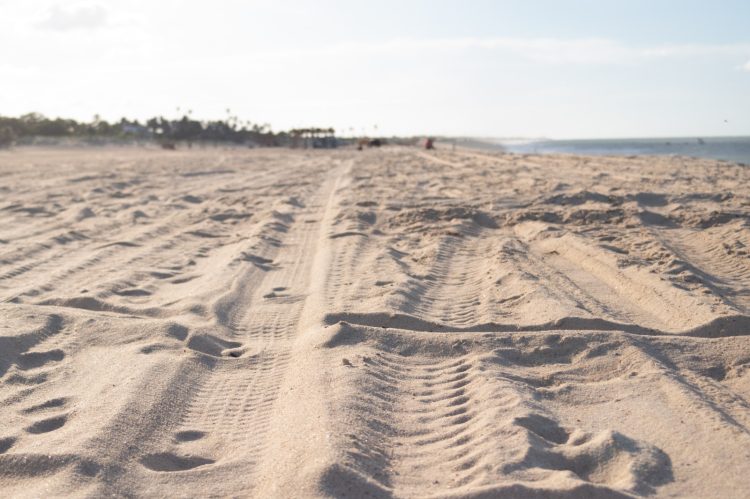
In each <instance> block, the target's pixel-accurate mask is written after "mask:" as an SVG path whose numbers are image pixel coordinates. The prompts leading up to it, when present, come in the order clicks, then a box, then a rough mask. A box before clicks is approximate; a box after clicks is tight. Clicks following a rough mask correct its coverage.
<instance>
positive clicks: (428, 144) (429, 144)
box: [424, 137, 435, 149]
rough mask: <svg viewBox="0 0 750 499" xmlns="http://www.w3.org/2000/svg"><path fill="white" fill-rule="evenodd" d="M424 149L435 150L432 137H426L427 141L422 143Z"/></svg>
mask: <svg viewBox="0 0 750 499" xmlns="http://www.w3.org/2000/svg"><path fill="white" fill-rule="evenodd" d="M424 148H425V149H435V140H434V139H433V138H432V137H428V138H427V140H425V141H424Z"/></svg>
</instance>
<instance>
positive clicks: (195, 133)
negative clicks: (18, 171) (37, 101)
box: [0, 113, 290, 147]
mask: <svg viewBox="0 0 750 499" xmlns="http://www.w3.org/2000/svg"><path fill="white" fill-rule="evenodd" d="M38 137H49V138H73V139H81V140H84V141H87V140H88V141H107V140H112V141H135V140H155V141H157V142H160V143H162V144H169V143H171V144H174V143H175V142H186V143H189V144H192V143H233V144H243V145H259V146H281V145H286V144H288V143H289V141H290V134H289V133H287V132H273V131H272V130H271V127H270V126H269V125H265V124H264V125H259V124H253V123H251V122H249V121H241V120H239V119H238V118H237V117H232V116H230V117H228V118H227V119H225V120H211V121H198V120H194V119H192V118H191V117H190V116H188V115H184V116H183V117H182V118H178V119H168V118H164V117H162V116H159V117H154V118H150V119H148V120H146V121H144V122H140V121H138V120H132V121H131V120H128V119H127V118H122V119H121V120H120V121H118V122H112V123H110V122H108V121H106V120H104V119H101V117H99V116H94V119H93V120H91V121H90V122H79V121H76V120H73V119H65V118H47V117H46V116H44V115H42V114H39V113H28V114H24V115H23V116H19V117H5V116H0V147H8V146H11V145H13V144H16V143H21V144H23V143H29V142H32V141H33V139H34V138H38Z"/></svg>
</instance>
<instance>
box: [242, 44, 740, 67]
mask: <svg viewBox="0 0 750 499" xmlns="http://www.w3.org/2000/svg"><path fill="white" fill-rule="evenodd" d="M466 50H492V51H497V52H503V53H506V54H509V55H514V56H518V57H522V58H525V59H530V60H533V61H537V62H544V63H551V64H620V63H632V62H639V61H648V60H655V59H667V58H696V57H712V56H713V57H716V56H735V57H742V58H744V57H746V56H747V55H748V54H750V43H737V44H685V45H655V46H650V47H637V46H631V45H626V44H624V43H622V42H619V41H616V40H611V39H607V38H582V39H559V38H477V37H467V38H441V39H423V40H419V39H393V40H388V41H384V42H374V43H340V44H335V45H329V46H322V47H312V48H305V49H297V50H286V51H270V52H262V53H256V54H254V55H255V57H258V58H296V57H316V56H320V57H328V56H349V55H399V54H413V53H424V52H451V51H454V52H457V51H466Z"/></svg>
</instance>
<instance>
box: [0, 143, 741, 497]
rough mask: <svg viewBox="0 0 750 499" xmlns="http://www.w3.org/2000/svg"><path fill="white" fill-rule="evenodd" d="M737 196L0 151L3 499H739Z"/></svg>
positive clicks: (440, 159) (425, 158)
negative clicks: (134, 498)
mask: <svg viewBox="0 0 750 499" xmlns="http://www.w3.org/2000/svg"><path fill="white" fill-rule="evenodd" d="M749 172H750V170H748V169H747V168H743V167H741V166H738V165H733V164H730V163H724V162H716V161H707V160H696V159H686V158H679V157H667V158H651V157H642V158H617V157H598V158H588V157H576V156H533V155H513V154H485V153H477V152H470V151H456V152H450V151H442V150H438V151H435V152H429V153H428V152H422V151H417V150H411V149H401V148H385V149H382V150H377V151H375V150H372V151H370V150H368V151H362V152H357V151H351V150H348V151H347V150H340V151H333V152H322V151H288V150H254V151H251V150H219V149H205V150H200V149H196V150H190V151H187V150H186V151H177V152H174V151H149V150H136V149H91V150H45V149H20V150H17V151H9V152H2V153H0V420H2V421H3V424H2V425H1V426H0V489H2V495H3V496H5V497H39V496H77V497H102V496H127V497H132V496H168V497H188V496H210V497H221V496H230V497H231V496H235V497H237V496H238V497H320V496H328V497H392V496H395V497H503V498H516V497H518V498H521V497H560V498H563V497H565V498H568V497H569V498H574V497H575V498H579V497H597V498H598V497H607V498H610V497H640V496H647V497H744V496H747V495H750V485H748V483H749V482H748V480H747V476H748V474H749V473H750V341H749V339H750V228H749V225H748V224H749V222H750V219H749V216H748V215H749V214H750V191H749V190H748V186H749V185H750V173H749Z"/></svg>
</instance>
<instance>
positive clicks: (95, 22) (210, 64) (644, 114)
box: [0, 0, 750, 139]
mask: <svg viewBox="0 0 750 499" xmlns="http://www.w3.org/2000/svg"><path fill="white" fill-rule="evenodd" d="M227 109H229V110H230V111H229V112H230V114H231V115H236V116H239V117H240V118H242V119H243V120H250V121H252V122H254V123H261V124H262V123H268V124H270V125H271V126H272V128H273V129H274V130H284V129H289V128H293V127H301V126H325V127H328V126H333V127H335V128H336V129H337V130H338V131H339V133H341V134H344V135H348V134H366V135H423V134H429V135H454V136H480V137H529V138H538V137H547V138H561V139H562V138H609V137H612V138H617V137H675V136H699V137H708V136H727V135H750V1H747V0H738V1H733V0H714V1H709V0H703V1H697V0H648V1H646V0H494V1H491V0H488V1H482V0H463V1H441V0H432V1H421V0H413V1H412V0H398V1H391V0H380V1H377V2H372V1H368V2H365V1H360V0H343V1H338V0H314V1H313V0H308V1H284V0H245V1H239V0H211V1H205V0H204V1H193V0H183V1H177V0H158V1H154V0H128V1H122V0H120V1H114V0H112V1H104V0H101V1H95V0H84V1H77V0H67V1H59V0H0V115H6V116H7V115H10V116H18V115H21V114H24V113H28V112H32V111H34V112H39V113H42V114H44V115H46V116H50V117H56V116H61V117H70V118H75V119H81V120H91V119H92V117H93V116H94V115H95V114H98V115H100V116H102V117H103V118H105V119H108V120H119V119H120V118H121V117H123V116H124V117H127V118H130V119H144V118H147V117H151V116H155V115H162V116H165V117H178V116H181V115H182V114H183V113H184V112H186V111H187V110H190V111H191V112H192V116H193V117H194V118H196V119H217V118H224V117H226V116H227Z"/></svg>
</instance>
